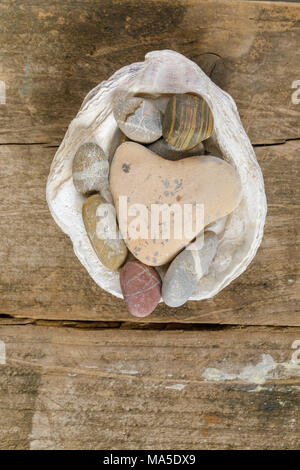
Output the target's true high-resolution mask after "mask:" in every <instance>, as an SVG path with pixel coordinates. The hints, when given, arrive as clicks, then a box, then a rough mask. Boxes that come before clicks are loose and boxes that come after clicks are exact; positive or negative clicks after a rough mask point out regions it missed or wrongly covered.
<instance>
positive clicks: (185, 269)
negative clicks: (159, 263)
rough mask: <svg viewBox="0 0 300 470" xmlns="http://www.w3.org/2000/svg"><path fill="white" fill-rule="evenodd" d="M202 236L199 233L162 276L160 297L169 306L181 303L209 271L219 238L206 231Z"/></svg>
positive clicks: (176, 305)
mask: <svg viewBox="0 0 300 470" xmlns="http://www.w3.org/2000/svg"><path fill="white" fill-rule="evenodd" d="M202 237H203V235H202V236H201V235H200V237H198V239H196V242H194V243H191V245H189V246H187V247H186V248H185V249H184V250H183V251H182V252H181V253H179V254H178V255H177V256H176V258H174V260H173V261H172V262H171V264H170V266H169V268H168V270H167V272H166V274H165V276H164V279H163V285H162V298H163V301H164V302H165V304H167V305H168V306H169V307H179V306H180V305H183V304H184V303H185V302H186V301H187V300H188V299H189V298H190V297H191V295H192V294H193V292H194V290H195V287H196V285H197V283H198V282H199V280H200V279H201V278H202V277H203V276H205V275H206V274H207V273H208V271H209V267H210V265H211V262H212V260H213V258H214V256H215V254H216V251H217V247H218V241H219V240H218V237H217V236H216V234H214V233H213V232H206V233H205V234H204V240H202ZM197 246H199V248H197Z"/></svg>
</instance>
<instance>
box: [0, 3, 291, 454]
mask: <svg viewBox="0 0 300 470" xmlns="http://www.w3.org/2000/svg"><path fill="white" fill-rule="evenodd" d="M165 48H168V49H173V50H176V51H179V52H181V53H183V54H185V55H186V56H188V57H189V58H190V59H192V60H194V61H195V62H196V63H198V64H199V65H200V66H201V67H202V68H203V69H204V70H205V72H206V73H207V74H209V75H210V76H211V78H212V80H213V81H214V82H215V83H217V84H218V85H219V86H221V87H222V88H223V89H225V90H226V91H228V92H229V93H230V94H231V95H232V96H233V97H234V99H235V100H236V102H237V105H238V109H239V111H240V115H241V119H242V122H243V124H244V127H245V129H246V131H247V132H248V135H249V137H250V139H251V142H252V144H253V145H254V147H255V150H256V154H257V158H258V161H259V163H260V165H261V168H262V171H263V174H264V178H265V185H266V193H267V199H268V216H267V223H266V229H265V235H264V239H263V242H262V245H261V247H260V249H259V251H258V254H257V256H256V258H255V259H254V261H253V262H252V264H251V265H250V266H249V268H248V269H247V271H246V272H245V273H244V274H243V275H242V276H241V277H240V278H238V279H236V280H235V281H234V282H233V283H232V284H231V285H230V286H229V287H227V288H226V289H225V290H224V291H223V292H221V293H220V294H219V295H218V296H216V297H215V298H214V299H211V300H207V301H202V302H188V303H187V304H186V305H185V306H184V307H181V308H175V309H171V308H169V307H167V306H165V305H160V306H159V307H158V308H157V309H156V310H155V312H154V313H153V314H152V315H151V316H150V317H149V318H147V319H146V320H145V319H144V320H142V321H140V322H139V321H138V319H134V318H133V317H131V316H130V315H129V314H128V313H127V311H126V308H125V307H124V304H123V301H121V300H119V299H116V298H114V297H113V296H111V295H110V294H108V293H106V292H104V291H102V290H101V289H100V288H98V287H97V286H96V285H95V283H94V282H93V281H92V280H91V279H90V278H89V276H88V274H87V273H86V271H85V270H84V268H83V267H82V266H81V264H80V263H79V261H78V260H77V258H76V257H75V255H74V253H73V250H72V246H71V242H70V240H69V239H68V238H67V237H66V236H65V235H64V234H63V233H62V232H61V231H60V229H59V228H58V227H57V226H56V225H55V223H54V221H53V219H52V218H51V216H50V213H49V211H48V208H47V204H46V201H45V185H46V179H47V175H48V171H49V167H50V164H51V161H52V158H53V156H54V154H55V151H56V148H57V147H58V145H59V144H60V142H61V139H62V138H63V136H64V133H65V131H66V129H67V127H68V125H69V122H70V120H71V119H72V118H73V117H74V116H75V115H76V113H77V111H78V109H79V107H80V105H81V103H82V101H83V99H84V97H85V95H86V94H87V92H88V91H89V90H90V89H91V88H93V87H94V86H95V85H97V84H98V83H99V82H101V81H102V80H104V79H106V78H108V77H109V76H110V75H111V74H112V73H113V72H114V71H115V70H117V69H119V68H120V67H121V66H123V65H125V64H128V63H131V62H135V61H140V60H143V57H144V55H145V53H146V52H148V51H151V50H155V49H165ZM0 80H1V82H0V84H1V83H2V87H3V82H4V83H5V87H6V100H5V104H4V103H3V101H4V100H3V95H2V99H1V103H2V104H0V448H1V449H93V448H94V449H104V448H108V449H185V448H186V449H238V448H242V449H259V448H264V449H274V448H280V449H296V448H299V444H300V412H299V405H300V397H299V391H300V354H299V359H298V356H297V348H300V315H299V276H298V269H299V258H300V257H299V246H298V245H299V157H300V103H299V104H296V103H295V102H293V100H292V94H293V92H295V91H296V90H295V89H293V88H292V84H293V83H294V82H295V81H297V80H299V81H300V3H295V2H293V3H287V2H285V3H283V2H255V1H253V2H252V1H251V2H248V1H231V0H227V1H201V0H180V1H179V0H139V1H138V2H137V1H136V0H126V1H125V0H121V1H120V0H116V1H110V0H101V1H92V0H70V1H58V0H57V1H56V0H48V1H46V0H45V1H43V0H35V1H34V0H32V1H30V2H23V1H19V0H15V1H9V0H6V1H5V0H3V1H2V2H1V3H0ZM298 86H300V82H299V85H298ZM298 96H299V98H300V93H299V95H298ZM297 341H299V342H298V343H297ZM293 348H294V349H293ZM1 351H2V356H1ZM4 352H5V357H4ZM1 358H2V359H1ZM298 362H299V364H298Z"/></svg>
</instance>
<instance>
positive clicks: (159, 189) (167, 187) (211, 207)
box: [110, 142, 241, 266]
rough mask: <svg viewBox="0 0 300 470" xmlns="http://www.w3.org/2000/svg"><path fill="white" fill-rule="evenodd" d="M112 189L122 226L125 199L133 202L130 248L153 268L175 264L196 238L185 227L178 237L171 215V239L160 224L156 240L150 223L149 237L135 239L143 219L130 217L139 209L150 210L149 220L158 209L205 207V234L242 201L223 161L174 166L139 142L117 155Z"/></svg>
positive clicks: (127, 144)
mask: <svg viewBox="0 0 300 470" xmlns="http://www.w3.org/2000/svg"><path fill="white" fill-rule="evenodd" d="M110 189H111V192H112V195H113V199H114V203H115V206H116V210H117V216H118V219H119V221H120V218H121V219H122V218H123V220H124V213H123V212H122V213H121V211H123V210H124V208H122V207H121V206H120V199H119V196H125V198H123V202H124V200H126V201H127V208H128V210H127V214H128V228H129V230H128V232H127V233H126V232H125V231H124V227H123V226H120V231H121V232H122V235H123V237H124V240H125V243H126V244H127V246H128V248H129V250H130V251H131V252H132V253H133V254H134V256H135V257H136V258H138V259H139V260H140V261H142V262H143V263H145V264H148V265H151V266H160V265H162V264H164V263H167V262H169V261H170V260H171V259H172V258H173V257H174V256H175V255H176V254H177V253H178V252H179V251H180V250H181V249H182V248H183V247H184V246H186V245H187V244H188V243H189V242H190V241H191V240H192V239H193V238H194V236H192V237H191V236H186V235H185V233H184V230H183V227H182V236H181V237H180V238H176V236H175V235H178V234H175V233H174V230H173V227H174V216H172V214H171V231H170V237H169V238H167V239H166V238H163V233H162V227H163V226H162V225H160V226H159V234H158V237H157V238H156V239H155V237H153V236H151V230H150V223H148V225H147V229H148V230H147V234H146V237H148V238H145V237H144V238H139V239H134V238H133V237H132V233H130V230H131V227H132V226H133V225H132V224H133V223H134V222H136V221H137V217H138V218H139V219H140V217H139V213H138V212H137V213H136V215H133V214H130V212H129V211H130V208H131V210H132V209H133V207H132V206H133V204H137V203H138V204H143V205H144V206H146V207H147V209H148V220H149V221H150V220H151V219H150V218H151V214H153V206H151V205H152V204H155V205H158V204H166V206H165V208H168V205H169V206H170V205H172V204H175V203H177V204H178V205H179V206H180V207H181V209H182V212H183V210H184V208H185V206H184V205H185V204H191V205H192V207H195V206H196V204H203V205H204V220H201V225H200V227H199V231H198V233H199V232H200V231H201V230H202V229H203V227H204V226H206V225H207V224H209V223H212V222H213V221H214V220H217V219H219V218H221V217H223V216H225V215H227V214H229V213H230V212H232V211H233V210H234V209H235V208H236V207H237V205H238V204H239V201H240V197H241V186H240V181H239V177H238V174H237V172H236V170H235V168H234V167H232V166H231V165H229V164H228V163H226V162H225V161H223V160H221V159H220V158H216V157H212V156H201V157H197V156H196V157H190V158H186V159H183V160H179V161H168V160H165V159H163V158H161V157H159V156H158V155H156V154H154V153H153V152H151V151H150V150H148V149H147V148H146V147H144V146H142V145H139V144H136V143H133V142H125V143H123V144H122V145H121V146H120V147H118V149H117V151H116V154H115V156H114V159H113V163H112V166H111V171H110ZM156 207H158V206H156ZM159 207H161V206H159ZM192 214H193V217H192V219H193V225H192V227H193V228H195V222H196V211H195V210H194V211H193V213H192ZM121 215H122V216H123V217H121ZM146 215H147V214H146ZM136 216H137V217H136ZM140 220H141V219H140ZM143 220H144V219H143ZM143 220H141V223H142V224H143ZM146 224H147V220H146ZM152 228H153V227H152ZM143 236H144V234H143Z"/></svg>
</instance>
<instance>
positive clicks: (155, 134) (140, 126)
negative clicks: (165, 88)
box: [113, 94, 162, 144]
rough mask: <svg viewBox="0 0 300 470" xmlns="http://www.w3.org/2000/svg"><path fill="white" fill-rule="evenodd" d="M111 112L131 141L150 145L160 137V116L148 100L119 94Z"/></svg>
mask: <svg viewBox="0 0 300 470" xmlns="http://www.w3.org/2000/svg"><path fill="white" fill-rule="evenodd" d="M113 112H114V117H115V119H116V121H117V124H118V126H119V128H120V129H121V131H122V132H123V133H124V134H125V135H126V136H127V137H128V138H129V139H131V140H134V141H136V142H141V143H144V144H150V143H151V142H154V141H155V140H157V139H159V138H160V137H161V136H162V114H161V113H160V111H159V109H158V108H157V107H156V106H154V104H153V103H152V102H151V101H150V100H147V99H144V98H138V97H127V98H126V97H125V98H124V96H122V95H121V94H119V95H117V96H116V97H115V100H114V107H113Z"/></svg>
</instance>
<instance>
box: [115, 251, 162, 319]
mask: <svg viewBox="0 0 300 470" xmlns="http://www.w3.org/2000/svg"><path fill="white" fill-rule="evenodd" d="M120 284H121V289H122V293H123V296H124V300H125V302H126V306H127V308H128V310H129V312H130V313H131V314H132V315H134V316H135V317H146V316H147V315H149V314H150V313H152V312H153V310H154V309H155V307H156V306H157V304H158V302H159V301H160V298H161V279H160V276H159V274H158V273H157V272H156V271H155V269H154V268H152V267H151V266H146V265H145V264H143V263H141V262H140V261H137V260H132V261H128V262H127V263H126V264H125V265H124V266H123V267H122V268H121V270H120Z"/></svg>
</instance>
